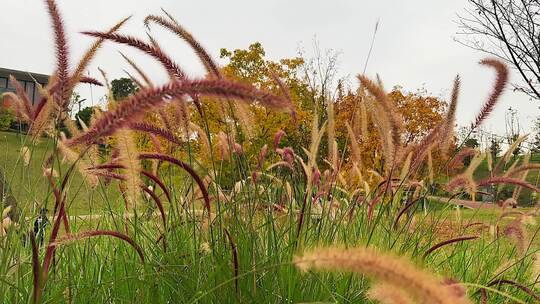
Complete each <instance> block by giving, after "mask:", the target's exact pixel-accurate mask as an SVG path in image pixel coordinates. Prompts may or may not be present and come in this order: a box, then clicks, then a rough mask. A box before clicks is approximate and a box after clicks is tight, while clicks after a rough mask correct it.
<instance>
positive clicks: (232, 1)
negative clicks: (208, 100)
mask: <svg viewBox="0 0 540 304" xmlns="http://www.w3.org/2000/svg"><path fill="white" fill-rule="evenodd" d="M58 4H59V7H60V10H61V12H62V15H63V17H64V19H65V21H66V28H67V32H68V38H69V44H70V47H71V54H72V57H71V58H72V62H71V63H72V64H73V62H76V61H77V60H78V58H80V56H81V54H82V53H83V51H84V50H85V49H86V48H87V47H88V46H89V45H90V44H91V42H92V41H93V40H92V39H90V38H87V37H85V36H83V35H81V34H79V32H80V31H84V30H106V29H107V28H109V27H110V26H112V25H113V24H115V23H116V22H117V21H119V20H120V19H121V18H123V17H126V16H128V15H133V18H132V19H131V20H130V21H129V23H128V24H127V25H126V26H125V27H124V28H123V30H122V32H124V33H130V34H134V35H137V36H139V37H141V38H146V34H145V28H144V26H143V24H142V19H143V18H144V17H145V16H146V15H147V14H150V13H156V14H157V13H159V12H160V8H161V7H163V8H165V9H166V10H168V11H169V12H170V13H171V14H173V15H174V16H175V17H176V19H178V20H179V21H180V22H181V23H182V24H183V25H184V26H185V27H186V28H187V29H189V30H190V31H191V32H192V34H193V35H194V36H195V37H197V39H199V40H200V41H201V43H202V44H203V45H205V46H206V47H207V49H208V50H209V51H210V53H211V54H213V55H214V56H215V57H216V58H217V57H218V56H219V49H220V48H222V47H225V48H228V49H237V48H247V47H248V46H249V44H251V43H252V42H255V41H259V42H261V43H262V45H263V46H264V48H265V50H266V54H267V57H268V58H271V59H280V58H283V57H294V56H295V55H296V54H297V50H298V48H299V46H304V47H305V49H306V50H307V51H309V50H310V48H311V45H312V42H313V39H314V37H315V36H316V37H317V40H319V42H320V47H321V49H323V50H324V49H329V48H332V49H334V50H336V51H339V52H341V53H342V55H341V57H340V65H339V69H340V74H341V75H350V76H354V75H356V74H358V73H359V72H361V71H362V69H363V67H364V62H365V60H366V56H367V53H368V49H369V44H370V40H371V35H372V32H373V27H374V25H375V23H376V21H377V19H380V26H379V32H378V34H377V38H376V42H375V47H374V50H373V53H372V57H371V59H370V62H369V65H368V69H367V74H368V75H370V76H375V74H376V73H378V74H380V75H381V77H382V79H383V81H384V83H385V86H386V87H387V88H391V87H392V86H394V85H401V86H403V87H404V89H406V90H409V91H415V90H417V89H418V88H421V87H424V88H426V89H427V91H428V92H430V93H431V94H433V95H436V96H441V97H443V98H445V99H447V98H448V95H449V92H450V89H451V84H452V80H453V78H454V77H455V75H456V74H458V73H459V74H460V75H461V77H462V91H461V95H460V103H459V106H458V115H457V116H458V123H459V124H461V125H468V124H469V123H470V121H471V120H472V119H473V118H474V116H475V114H476V112H477V110H478V109H479V108H480V107H481V105H482V103H483V102H484V100H485V98H486V96H487V94H488V92H489V89H490V88H491V85H492V81H493V80H494V74H493V71H492V70H490V69H488V68H485V67H482V66H479V65H478V64H477V62H478V61H479V60H480V59H481V58H483V57H485V55H484V54H482V53H480V52H477V51H474V50H471V49H469V48H466V47H464V46H462V45H460V44H458V43H457V42H455V41H454V37H456V33H457V32H458V26H457V24H456V19H457V16H456V14H457V13H461V12H463V9H464V8H465V6H466V5H467V3H466V1H465V0H452V1H432V0H431V1H429V0H414V1H412V0H411V1H397V0H396V1H389V0H385V1H352V0H350V1H344V0H333V1H327V0H326V1H323V0H295V1H292V0H289V1H287V0H275V1H257V0H228V1H209V0H197V1H185V0H184V1H172V0H168V1H166V0H155V1H150V0H114V1H111V0H108V1H107V0H93V1H80V0H76V1H74V0H72V1H67V0H58ZM1 7H2V17H1V18H0V36H1V37H2V46H1V48H0V67H5V68H12V69H18V70H24V71H32V72H38V73H45V74H49V73H51V72H52V69H53V67H54V49H53V40H52V38H53V36H52V31H51V29H50V25H49V18H48V16H47V13H46V10H45V6H44V3H43V1H41V0H2V5H1ZM152 33H153V35H154V37H156V38H157V40H159V41H160V42H161V44H162V45H163V46H164V48H165V49H166V50H167V52H168V53H169V54H170V55H171V57H173V58H175V59H176V60H177V62H179V63H180V64H181V65H182V66H183V67H184V68H185V69H186V70H187V71H188V72H191V73H193V74H194V75H202V68H201V66H200V64H199V62H198V60H197V59H196V57H195V56H194V55H193V54H192V52H191V51H190V50H189V49H188V48H187V47H186V45H185V44H184V43H182V42H181V41H179V40H177V39H176V38H175V37H174V36H172V35H171V34H169V33H167V32H165V31H162V30H158V29H157V28H156V27H154V28H153V31H152ZM117 50H122V51H123V52H125V53H127V54H128V55H130V56H131V57H132V58H134V59H136V61H137V62H138V63H140V64H141V65H142V66H143V67H144V68H145V69H146V70H147V73H148V74H149V75H151V76H152V77H154V78H155V79H158V80H161V81H164V80H165V79H166V75H165V73H164V72H163V71H161V70H160V68H159V66H158V65H157V64H153V62H152V60H151V59H148V58H147V57H146V56H145V55H142V54H140V53H139V52H138V51H137V50H133V49H129V48H125V47H121V46H118V45H116V44H113V43H111V42H109V43H106V44H105V47H104V48H103V49H102V50H101V51H100V53H99V55H98V57H97V58H96V60H95V61H94V64H93V65H92V66H91V69H90V74H91V76H93V77H99V73H98V72H97V67H98V66H99V67H101V68H102V69H104V70H105V71H106V72H107V73H108V75H109V78H110V79H114V78H118V77H125V74H124V73H123V71H122V70H123V69H129V67H128V65H127V63H125V62H124V61H123V59H122V58H121V57H120V55H119V54H118V52H117ZM512 80H513V81H519V78H518V77H517V75H516V74H515V73H513V76H512ZM351 81H354V78H353V77H351ZM78 91H79V92H80V93H81V95H83V97H84V98H87V99H88V104H90V101H91V100H92V99H93V101H94V104H95V103H97V102H98V101H99V98H100V96H102V95H103V91H102V90H100V89H93V94H92V95H91V94H90V90H89V89H88V86H84V87H80V88H78ZM91 96H93V98H92V97H91ZM510 106H511V107H512V108H515V109H517V110H518V116H519V120H520V123H521V125H522V127H523V128H524V132H529V131H530V127H531V125H532V120H533V119H534V117H536V116H538V115H539V114H540V110H539V106H540V102H538V101H530V100H529V98H528V97H527V96H525V95H523V94H520V93H515V92H512V91H511V90H507V92H506V93H505V94H504V95H503V98H502V100H501V102H500V103H499V104H498V106H497V108H496V110H495V112H494V113H493V115H492V116H491V118H490V119H489V120H488V121H487V122H486V123H485V125H484V126H485V129H486V130H488V131H494V132H497V133H500V134H503V133H504V132H505V119H504V117H505V111H506V109H508V107H510Z"/></svg>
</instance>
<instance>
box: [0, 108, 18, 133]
mask: <svg viewBox="0 0 540 304" xmlns="http://www.w3.org/2000/svg"><path fill="white" fill-rule="evenodd" d="M14 121H15V116H14V115H13V113H11V110H9V109H1V110H0V130H2V131H5V130H8V129H9V127H10V126H11V124H12V123H13V122H14Z"/></svg>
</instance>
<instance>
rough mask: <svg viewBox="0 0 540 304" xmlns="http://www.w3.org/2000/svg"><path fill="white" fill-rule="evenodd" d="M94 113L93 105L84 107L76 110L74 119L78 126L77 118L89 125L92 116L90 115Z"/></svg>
mask: <svg viewBox="0 0 540 304" xmlns="http://www.w3.org/2000/svg"><path fill="white" fill-rule="evenodd" d="M93 114H94V108H93V107H86V108H84V109H82V110H81V111H79V112H77V114H75V119H76V120H77V124H78V125H79V127H80V123H79V119H80V120H82V122H84V124H86V125H87V126H90V119H91V118H92V115H93Z"/></svg>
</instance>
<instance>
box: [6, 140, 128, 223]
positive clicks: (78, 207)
mask: <svg viewBox="0 0 540 304" xmlns="http://www.w3.org/2000/svg"><path fill="white" fill-rule="evenodd" d="M53 146H54V142H53V141H52V140H51V139H48V138H40V139H39V140H38V141H37V142H32V140H31V138H30V137H27V136H26V135H24V134H20V133H16V132H0V168H1V169H2V172H3V174H4V175H5V179H6V181H7V183H8V185H9V186H10V189H11V191H12V194H13V195H14V197H15V199H16V200H17V203H18V206H19V207H20V208H22V212H23V214H25V215H26V216H29V217H32V216H34V215H36V214H37V213H38V212H37V210H39V209H40V208H41V207H45V208H47V209H51V206H52V205H51V204H53V202H52V201H50V199H51V197H52V196H51V187H50V185H49V183H48V182H47V179H46V178H44V175H43V172H44V169H43V164H44V162H45V160H46V159H47V158H48V157H49V156H50V155H51V153H52V149H53ZM23 147H28V150H29V151H30V162H29V163H28V164H27V165H26V164H25V162H24V159H23V155H22V152H21V151H22V149H23ZM55 161H56V162H58V161H60V160H58V159H57V160H55ZM55 168H60V169H61V170H62V171H60V170H59V171H60V172H58V174H59V175H60V176H62V175H63V174H65V172H66V171H67V170H68V168H69V166H68V165H65V164H62V165H60V166H59V167H58V166H55ZM68 186H69V190H68V191H66V192H67V193H69V196H68V207H69V211H70V214H71V215H82V214H94V213H96V212H99V213H100V212H102V211H103V210H104V209H110V208H112V209H113V210H116V209H117V207H118V205H119V203H120V201H119V199H120V193H119V191H118V190H117V187H104V186H102V185H99V186H98V187H96V188H95V189H92V188H91V187H89V186H88V185H87V184H86V183H85V182H84V180H83V178H82V176H81V174H80V173H79V172H78V171H77V170H74V171H73V176H72V177H71V178H70V180H69V184H68ZM120 206H121V205H120ZM106 207H107V208H106Z"/></svg>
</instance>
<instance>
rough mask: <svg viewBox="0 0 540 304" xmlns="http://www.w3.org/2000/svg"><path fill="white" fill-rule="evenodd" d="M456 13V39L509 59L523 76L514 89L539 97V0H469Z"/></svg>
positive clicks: (474, 47)
mask: <svg viewBox="0 0 540 304" xmlns="http://www.w3.org/2000/svg"><path fill="white" fill-rule="evenodd" d="M469 3H470V5H471V7H470V8H469V9H467V10H466V12H467V13H466V14H465V15H462V16H459V22H460V27H461V29H462V32H461V34H464V36H465V37H467V38H465V39H463V40H460V42H461V43H462V44H464V45H466V46H469V47H471V48H473V49H477V50H481V51H484V52H486V53H489V54H491V55H494V56H497V57H499V58H501V59H503V60H504V61H506V62H508V63H510V64H511V65H512V66H513V67H514V68H515V69H516V70H517V71H518V72H519V75H520V76H521V78H522V80H523V84H514V87H515V88H516V90H518V91H521V92H524V93H525V94H527V95H529V96H530V97H532V98H533V99H536V100H540V87H539V86H540V40H539V39H538V37H539V36H540V26H539V23H540V2H539V1H537V0H469Z"/></svg>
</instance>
